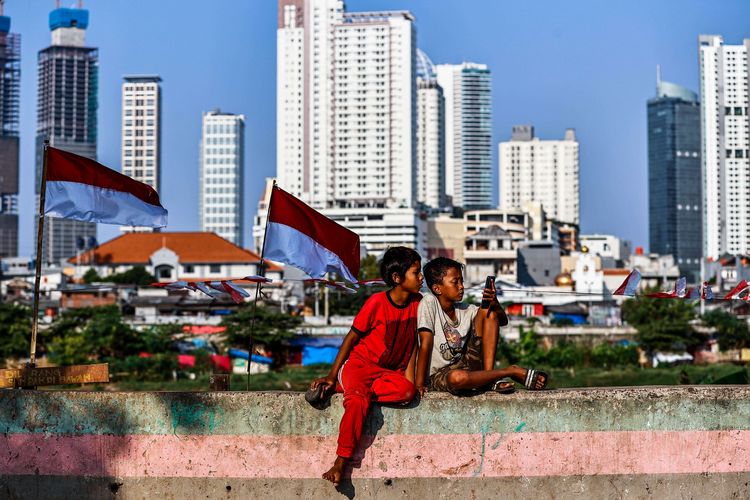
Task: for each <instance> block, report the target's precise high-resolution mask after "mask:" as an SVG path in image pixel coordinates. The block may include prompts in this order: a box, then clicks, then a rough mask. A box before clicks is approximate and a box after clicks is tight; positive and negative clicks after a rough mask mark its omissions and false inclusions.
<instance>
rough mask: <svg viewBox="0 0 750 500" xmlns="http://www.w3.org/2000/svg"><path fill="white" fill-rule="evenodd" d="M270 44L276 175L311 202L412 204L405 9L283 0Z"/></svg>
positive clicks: (411, 31) (410, 54) (410, 37)
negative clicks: (352, 8)
mask: <svg viewBox="0 0 750 500" xmlns="http://www.w3.org/2000/svg"><path fill="white" fill-rule="evenodd" d="M277 47H278V49H277V50H278V58H277V65H278V66H277V114H278V119H277V127H278V128H277V177H278V181H279V185H280V186H281V187H282V188H284V189H285V190H288V191H289V192H291V193H292V194H294V195H295V196H298V197H300V198H301V199H302V200H303V201H305V202H307V203H310V204H311V205H313V206H314V207H316V208H331V207H339V208H346V207H351V208H356V207H376V208H377V207H391V206H395V207H411V206H412V205H413V204H414V200H415V197H416V184H415V182H414V177H415V175H416V126H415V124H416V122H415V120H416V84H415V67H414V61H415V56H416V34H415V28H414V18H413V17H412V16H411V14H409V13H408V12H404V11H397V12H356V13H354V12H345V11H344V4H343V1H341V0H280V1H279V25H278V32H277ZM405 131H406V132H405Z"/></svg>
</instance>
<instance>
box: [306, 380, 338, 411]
mask: <svg viewBox="0 0 750 500" xmlns="http://www.w3.org/2000/svg"><path fill="white" fill-rule="evenodd" d="M325 389H326V386H324V385H323V384H321V385H319V386H318V387H316V388H315V389H308V390H307V392H306V393H305V401H307V402H308V403H310V406H312V407H313V408H315V409H316V410H325V409H326V408H328V407H329V406H331V396H333V392H334V391H326V390H325Z"/></svg>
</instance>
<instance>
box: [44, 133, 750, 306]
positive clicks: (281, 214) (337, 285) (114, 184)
mask: <svg viewBox="0 0 750 500" xmlns="http://www.w3.org/2000/svg"><path fill="white" fill-rule="evenodd" d="M46 154H47V157H46V162H47V165H46V177H45V182H46V198H45V204H44V214H45V215H49V216H52V217H63V218H68V219H75V220H80V221H85V222H100V223H104V224H121V225H129V226H143V227H154V228H159V227H165V226H166V225H167V210H166V209H165V208H164V207H163V206H162V205H161V202H160V201H159V194H158V193H157V192H156V191H155V190H154V189H153V188H152V187H151V186H149V185H148V184H145V183H142V182H138V181H136V180H134V179H132V178H130V177H128V176H126V175H123V174H121V173H119V172H116V171H114V170H111V169H109V168H107V167H105V166H104V165H102V164H100V163H97V162H96V161H94V160H91V159H89V158H85V157H82V156H78V155H75V154H73V153H69V152H67V151H63V150H60V149H56V148H53V147H48V148H47V152H46ZM264 259H268V260H271V261H275V262H281V263H284V264H289V265H291V266H294V267H297V268H299V269H301V270H302V271H304V272H306V273H307V274H308V275H309V276H310V278H309V279H306V280H300V281H303V282H304V283H305V284H306V285H311V284H322V285H324V286H326V287H328V288H331V289H333V290H339V291H343V292H346V293H357V288H359V286H360V285H364V286H373V285H384V283H383V281H382V280H366V281H360V280H357V278H356V276H357V274H358V273H359V264H360V245H359V236H358V235H357V234H356V233H354V232H353V231H350V230H349V229H346V228H345V227H343V226H341V225H340V224H337V223H336V222H334V221H332V220H331V219H329V218H328V217H326V216H324V215H323V214H321V213H319V212H317V211H316V210H314V209H312V208H311V207H309V206H307V205H306V204H305V203H303V202H302V201H300V200H299V199H297V198H295V197H294V196H292V195H291V194H289V193H287V192H286V191H284V190H283V189H281V188H279V187H278V186H276V184H275V183H274V185H273V188H272V191H271V199H270V203H269V208H268V216H267V222H266V229H265V237H264V239H263V249H262V251H261V274H263V273H262V267H263V263H264ZM328 273H336V274H338V275H339V276H341V277H342V278H343V279H344V280H346V281H347V282H348V283H347V282H343V281H331V280H328V279H326V278H325V276H326V275H327V274H328ZM640 280H641V274H640V272H638V270H637V269H633V270H632V271H631V272H630V274H629V275H628V277H627V278H625V281H623V283H622V284H621V285H620V286H619V287H618V288H617V289H616V290H615V291H614V292H613V293H612V295H616V296H625V297H635V296H636V290H637V288H638V284H639V282H640ZM235 281H243V282H251V283H256V284H257V285H261V284H264V283H271V282H272V280H271V279H269V278H266V277H265V276H262V275H253V276H245V277H243V278H237V279H228V280H221V281H185V280H179V281H173V282H169V283H154V284H153V286H156V287H162V288H166V289H169V290H179V289H187V290H194V291H200V292H202V293H204V294H206V295H208V296H209V297H212V298H215V297H217V296H220V295H229V297H231V298H232V300H234V301H235V302H237V303H240V302H242V301H243V300H244V299H245V298H247V297H249V293H248V292H247V291H246V290H245V289H243V288H242V287H241V286H239V285H237V284H236V283H235ZM286 281H290V280H286ZM498 292H501V290H498ZM570 293H571V294H575V292H570ZM743 294H744V297H742V295H743ZM586 295H591V294H586ZM644 296H645V297H651V298H661V299H687V300H690V299H698V300H735V299H741V300H745V301H750V283H748V282H747V281H745V280H742V281H740V282H739V283H738V284H737V286H735V287H734V288H733V289H732V290H731V291H730V292H729V293H727V294H726V295H725V296H724V297H723V298H717V297H714V294H713V291H712V290H711V286H710V285H709V284H708V283H707V282H703V284H701V285H700V286H696V287H688V286H687V284H686V280H685V278H680V279H678V280H677V281H676V282H675V285H674V288H673V289H672V290H671V291H668V292H655V293H647V294H645V295H644Z"/></svg>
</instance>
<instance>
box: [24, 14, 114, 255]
mask: <svg viewBox="0 0 750 500" xmlns="http://www.w3.org/2000/svg"><path fill="white" fill-rule="evenodd" d="M79 7H80V3H79ZM88 21H89V12H88V11H87V10H84V9H82V8H76V9H71V8H57V9H55V10H53V11H52V12H51V13H50V16H49V27H50V31H51V38H52V43H51V45H50V46H49V47H47V48H45V49H42V50H41V51H39V66H38V71H39V73H38V77H39V94H38V102H37V134H36V172H37V175H36V179H37V182H36V189H37V193H38V192H39V186H40V184H39V181H40V178H41V173H42V164H43V160H44V157H43V154H44V141H45V140H46V139H49V141H50V145H51V146H53V147H55V148H58V149H63V150H65V151H70V152H71V153H75V154H77V155H81V156H85V157H87V158H91V159H93V160H96V142H97V141H96V130H97V123H96V114H97V108H98V100H97V95H98V70H99V66H98V51H97V49H96V48H93V47H86V41H85V35H86V28H87V27H88ZM44 220H45V227H44V239H43V243H42V255H41V257H42V262H43V263H44V264H45V265H48V264H59V263H60V262H61V261H62V260H64V259H67V258H69V257H73V256H75V255H76V252H77V251H78V250H81V249H80V248H78V242H80V241H84V242H87V241H95V239H96V224H95V223H92V222H80V221H76V220H71V219H57V218H51V217H46V218H45V219H44Z"/></svg>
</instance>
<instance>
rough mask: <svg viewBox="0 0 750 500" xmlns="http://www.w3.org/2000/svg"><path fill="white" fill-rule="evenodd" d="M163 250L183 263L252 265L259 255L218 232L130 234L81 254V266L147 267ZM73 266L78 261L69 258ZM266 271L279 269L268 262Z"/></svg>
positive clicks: (258, 258) (258, 260)
mask: <svg viewBox="0 0 750 500" xmlns="http://www.w3.org/2000/svg"><path fill="white" fill-rule="evenodd" d="M160 248H168V249H169V250H172V251H173V252H174V253H176V254H177V256H178V257H179V259H180V263H182V264H219V263H226V264H238V263H240V264H253V263H258V262H260V256H259V255H258V254H257V253H255V252H251V251H250V250H247V249H245V248H241V247H239V246H237V245H235V244H234V243H232V242H230V241H227V240H225V239H224V238H222V237H221V236H218V235H217V234H215V233H204V232H184V233H127V234H123V235H122V236H118V237H117V238H113V239H111V240H109V241H107V242H106V243H102V244H101V245H99V246H98V247H96V248H94V249H92V250H89V251H88V252H85V253H83V254H81V256H80V263H81V264H83V265H86V264H93V263H96V264H100V265H102V264H105V265H118V264H122V265H127V264H131V265H148V264H149V258H150V257H151V255H152V254H153V253H154V252H156V251H157V250H159V249H160ZM68 262H70V263H71V264H74V263H75V262H76V258H75V257H72V258H70V259H68ZM266 265H267V267H266V270H268V271H279V270H280V268H279V267H278V266H276V265H274V264H271V263H269V262H268V261H266Z"/></svg>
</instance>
